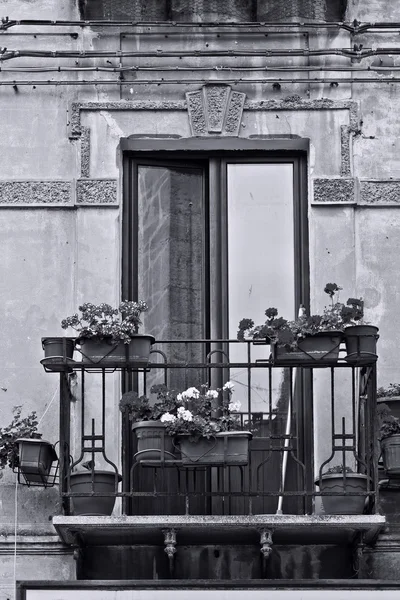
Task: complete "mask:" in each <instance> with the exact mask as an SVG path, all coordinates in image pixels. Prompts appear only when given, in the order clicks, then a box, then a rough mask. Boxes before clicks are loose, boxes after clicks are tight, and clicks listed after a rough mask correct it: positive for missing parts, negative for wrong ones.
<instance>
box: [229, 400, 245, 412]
mask: <svg viewBox="0 0 400 600" xmlns="http://www.w3.org/2000/svg"><path fill="white" fill-rule="evenodd" d="M241 406H242V405H241V403H240V402H239V401H238V400H237V401H236V402H229V404H228V409H229V410H230V411H231V412H238V411H239V410H240V407H241Z"/></svg>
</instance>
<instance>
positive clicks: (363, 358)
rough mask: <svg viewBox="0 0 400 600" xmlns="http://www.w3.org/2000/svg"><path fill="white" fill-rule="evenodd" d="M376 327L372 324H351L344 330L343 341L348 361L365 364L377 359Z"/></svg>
mask: <svg viewBox="0 0 400 600" xmlns="http://www.w3.org/2000/svg"><path fill="white" fill-rule="evenodd" d="M378 331H379V329H378V327H375V326H374V325H353V326H351V327H347V328H346V329H345V330H344V341H345V344H346V351H347V356H345V360H346V361H347V362H349V363H355V364H367V363H370V362H374V361H376V360H377V358H378V356H377V354H376V342H377V340H378V338H379V335H378Z"/></svg>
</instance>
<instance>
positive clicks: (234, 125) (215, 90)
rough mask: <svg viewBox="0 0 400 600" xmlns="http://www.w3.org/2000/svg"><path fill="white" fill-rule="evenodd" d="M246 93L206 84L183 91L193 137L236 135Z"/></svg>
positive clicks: (218, 85)
mask: <svg viewBox="0 0 400 600" xmlns="http://www.w3.org/2000/svg"><path fill="white" fill-rule="evenodd" d="M245 99H246V94H244V93H243V92H237V91H233V90H232V88H231V86H230V85H226V84H209V85H205V86H203V87H202V88H201V89H200V90H196V91H195V92H187V94H186V101H187V108H188V115H189V123H190V129H191V132H192V135H193V136H209V135H222V136H236V137H237V136H238V135H239V129H240V125H241V122H242V114H243V107H244V102H245Z"/></svg>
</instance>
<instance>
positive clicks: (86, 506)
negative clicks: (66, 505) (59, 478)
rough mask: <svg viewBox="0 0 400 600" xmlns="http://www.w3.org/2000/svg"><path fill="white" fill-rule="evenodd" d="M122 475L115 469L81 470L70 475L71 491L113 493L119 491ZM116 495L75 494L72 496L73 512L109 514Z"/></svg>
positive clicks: (80, 513) (75, 513)
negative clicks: (80, 495)
mask: <svg viewBox="0 0 400 600" xmlns="http://www.w3.org/2000/svg"><path fill="white" fill-rule="evenodd" d="M121 480H122V477H121V475H119V474H118V473H115V471H93V472H92V471H79V472H77V473H71V475H70V492H71V493H74V494H75V493H80V494H90V493H92V492H94V493H95V494H112V493H115V492H117V491H118V483H119V482H120V481H121ZM115 500H116V498H115V496H101V495H99V496H85V497H81V498H80V497H79V496H75V497H72V498H71V501H72V514H73V515H84V516H102V515H103V516H109V515H111V513H112V511H113V509H114V505H115Z"/></svg>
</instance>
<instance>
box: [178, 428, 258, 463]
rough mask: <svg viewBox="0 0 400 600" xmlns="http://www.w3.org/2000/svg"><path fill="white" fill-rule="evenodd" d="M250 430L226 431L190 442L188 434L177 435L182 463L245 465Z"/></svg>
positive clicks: (247, 456) (250, 436) (247, 457)
mask: <svg viewBox="0 0 400 600" xmlns="http://www.w3.org/2000/svg"><path fill="white" fill-rule="evenodd" d="M252 437H253V436H252V434H251V433H250V431H227V432H222V433H217V434H216V436H215V437H213V438H210V439H207V438H200V439H199V440H198V441H197V442H191V441H190V440H189V436H187V435H179V436H178V443H179V446H180V450H181V455H182V464H184V465H192V466H193V465H231V466H233V465H238V466H240V465H247V464H248V462H249V440H250V439H251V438H252Z"/></svg>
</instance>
